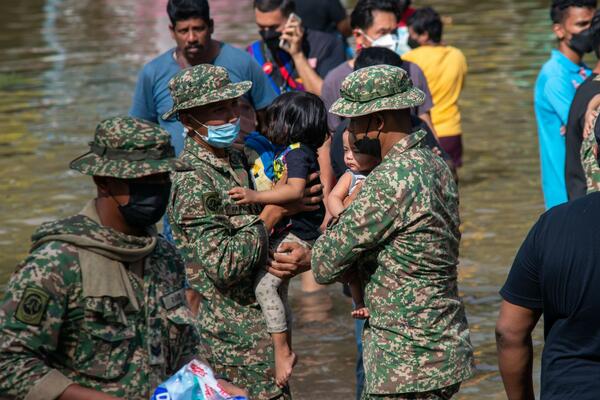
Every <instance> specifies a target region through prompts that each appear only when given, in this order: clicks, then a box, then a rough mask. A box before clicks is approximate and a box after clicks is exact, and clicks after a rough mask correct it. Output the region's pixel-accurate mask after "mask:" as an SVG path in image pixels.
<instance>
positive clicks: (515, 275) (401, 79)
mask: <svg viewBox="0 0 600 400" xmlns="http://www.w3.org/2000/svg"><path fill="white" fill-rule="evenodd" d="M595 7H596V1H591V0H570V1H566V0H562V1H558V0H555V1H553V3H552V6H551V18H552V22H553V30H554V32H555V34H556V37H557V39H558V49H557V50H553V53H552V58H551V59H550V61H548V63H546V64H545V65H544V67H543V69H542V72H541V73H540V77H539V79H538V82H537V84H536V92H535V108H536V116H537V118H538V122H539V134H540V149H541V160H542V174H543V188H544V195H545V199H546V205H547V207H548V208H550V207H552V206H554V205H556V204H560V203H562V202H564V201H566V200H567V191H568V193H569V195H568V196H569V198H573V199H574V198H576V197H581V198H580V199H579V200H577V201H574V202H569V203H567V204H565V205H562V206H559V207H555V208H552V209H551V210H550V211H548V212H547V213H546V214H544V215H543V216H542V217H541V219H540V220H539V221H538V223H537V224H536V225H535V226H534V228H533V229H532V231H531V232H530V234H529V236H528V237H527V239H526V240H525V242H524V244H523V246H522V247H521V249H520V250H519V253H518V254H517V257H516V259H515V262H514V265H513V267H512V269H511V272H510V274H509V277H508V280H507V283H506V285H505V286H504V287H503V288H502V290H501V295H502V297H503V301H502V305H501V310H500V316H499V319H498V324H497V329H496V334H497V338H498V355H499V365H500V371H501V373H502V377H503V381H504V384H505V388H506V392H507V395H508V397H509V398H510V399H530V398H533V396H534V392H533V384H532V377H531V360H532V352H531V331H532V330H533V328H534V327H535V325H536V323H537V321H538V319H539V318H540V316H541V315H542V314H544V316H545V319H546V325H545V330H546V338H547V343H546V348H545V351H544V355H543V359H542V362H543V367H542V397H543V398H548V399H550V398H556V399H559V398H560V399H564V398H577V399H585V398H590V399H591V398H595V397H597V395H598V394H599V393H600V386H599V385H600V383H598V382H597V380H596V381H594V382H592V381H591V380H590V376H591V375H590V374H592V375H594V374H595V373H596V372H597V368H598V363H597V361H596V360H597V358H598V355H600V351H599V349H598V344H597V343H596V342H597V340H595V337H596V336H595V333H596V332H597V331H598V330H600V323H598V322H595V321H596V320H595V319H594V316H595V314H596V311H597V307H598V306H597V305H596V304H598V302H597V301H596V300H597V297H598V295H597V294H596V293H597V292H595V291H594V286H593V285H595V283H596V282H597V281H598V279H600V275H599V274H598V273H596V272H595V269H594V268H593V267H594V263H595V259H596V252H597V250H596V248H597V247H596V246H594V240H595V238H596V237H597V233H596V232H597V228H596V225H597V224H596V223H595V220H594V217H593V215H595V214H594V213H598V212H600V207H598V206H596V205H595V203H596V202H600V198H598V196H600V194H598V195H594V194H592V195H589V196H584V195H585V194H586V192H591V191H595V190H598V188H600V167H599V166H598V162H597V160H596V158H597V153H598V151H597V145H596V143H595V142H596V138H597V137H598V138H600V129H595V119H596V118H597V115H598V112H597V111H596V110H597V109H598V106H600V94H599V93H600V91H599V89H600V86H599V85H598V82H599V80H598V78H597V73H598V72H599V71H600V61H599V62H598V66H596V69H595V70H594V73H593V74H592V75H591V76H589V77H588V75H589V74H590V70H589V69H587V67H585V65H583V64H582V58H583V55H584V54H585V53H586V52H590V51H592V50H593V51H595V52H596V54H597V56H598V58H599V60H600V15H599V16H596V15H595ZM166 11H167V14H168V16H169V19H170V26H169V29H170V31H171V35H172V38H173V40H174V42H175V47H173V48H172V49H169V50H168V51H166V52H165V53H163V54H161V55H159V56H158V57H156V58H154V59H153V60H151V61H150V62H148V63H147V64H146V65H144V67H143V68H142V70H141V72H140V74H139V76H138V80H137V84H136V87H135V90H134V92H133V99H132V105H131V109H130V110H129V116H126V117H124V116H123V117H112V118H108V119H105V120H103V121H101V122H100V123H99V124H98V126H97V128H96V132H95V135H94V138H93V141H92V142H90V148H89V151H88V152H86V153H85V154H83V155H82V156H80V157H78V158H76V159H75V160H73V161H72V162H71V164H70V167H71V168H72V169H74V170H77V171H79V172H81V173H83V174H86V175H90V176H92V178H93V182H94V184H95V187H96V195H95V196H91V197H93V198H92V200H90V201H89V202H88V203H87V204H86V205H85V207H84V208H83V210H82V211H81V212H80V213H78V214H77V215H74V216H71V217H67V218H64V219H61V220H58V221H54V222H49V223H45V224H43V225H42V226H41V227H40V228H39V229H38V230H36V232H35V233H34V234H33V236H32V247H31V251H30V254H29V256H28V257H27V259H26V260H24V261H23V262H22V263H21V264H20V265H19V266H18V267H17V269H16V272H15V273H14V274H13V276H12V277H11V279H10V282H9V284H8V286H7V290H6V294H5V298H4V300H3V301H2V303H1V305H0V332H1V333H0V335H1V336H2V341H1V342H0V394H2V395H7V396H13V397H16V398H25V399H115V398H126V399H137V398H149V397H150V395H151V394H152V392H153V390H154V389H155V388H156V387H157V386H158V385H159V384H160V383H161V382H163V381H164V380H165V379H167V378H168V377H169V376H171V375H173V374H174V373H175V372H176V371H177V370H178V369H179V368H181V367H182V366H183V365H185V364H186V363H187V362H189V361H190V360H193V359H200V360H202V361H203V362H205V363H206V364H207V365H210V366H211V368H212V369H213V371H214V372H215V374H216V377H217V378H218V382H219V384H220V385H221V387H222V389H223V390H224V391H226V392H228V393H230V394H231V395H232V396H236V395H241V396H247V397H249V398H251V399H259V400H262V399H289V398H291V390H290V385H289V380H290V376H291V375H292V373H293V370H294V366H295V365H296V362H297V360H298V356H300V357H301V355H297V354H296V353H295V352H294V351H293V341H292V324H291V321H292V315H291V311H290V308H289V305H288V293H287V292H288V285H289V281H290V279H291V278H293V277H295V276H298V275H300V276H303V277H304V278H303V282H304V281H305V283H307V284H310V285H313V287H316V285H319V284H320V285H326V284H333V283H336V282H342V283H343V284H344V291H345V293H347V294H348V296H350V297H351V298H352V303H353V310H351V312H350V310H349V313H348V314H349V316H352V317H353V318H354V321H355V327H354V328H355V332H356V344H357V362H356V378H357V380H356V398H357V399H361V398H362V399H449V398H451V397H452V396H453V395H455V394H456V393H458V391H459V390H460V386H461V383H462V382H464V381H465V380H467V379H469V378H470V377H471V376H472V374H473V373H474V368H475V365H474V355H473V354H474V351H473V347H472V345H471V341H470V337H469V327H468V323H467V319H466V314H465V309H464V304H463V302H462V300H461V298H460V296H459V291H458V283H457V276H458V272H457V266H458V255H459V244H460V237H461V233H460V229H459V227H460V218H459V211H458V209H459V207H458V205H459V194H458V175H457V169H458V168H460V167H461V165H462V163H463V159H462V156H463V144H462V126H461V114H460V110H459V106H458V100H459V97H460V94H461V91H462V89H463V86H464V83H465V78H466V74H467V61H466V58H465V56H464V55H463V53H462V52H461V51H460V50H459V49H457V48H456V47H453V46H451V45H449V44H447V43H446V42H445V41H444V39H443V33H444V29H443V28H444V19H443V18H442V17H441V16H440V15H439V13H437V12H436V11H435V10H434V9H433V8H431V7H423V8H417V9H415V8H413V7H412V4H411V2H410V1H409V0H358V1H357V2H356V4H355V6H354V8H353V10H352V11H351V13H350V14H349V15H347V13H346V10H345V9H344V7H343V6H342V5H341V4H340V3H339V0H318V1H315V0H254V2H253V11H254V17H255V21H256V25H257V28H258V33H259V37H260V39H259V40H257V41H255V42H253V43H251V44H250V45H249V46H248V47H247V48H246V49H245V51H244V50H242V49H239V48H236V47H234V46H232V45H230V44H228V43H225V42H222V41H219V40H218V39H216V38H214V37H213V34H214V28H215V26H214V24H215V23H214V20H213V19H212V18H211V15H210V7H209V3H208V1H207V0H169V1H168V5H167V10H166ZM350 43H354V48H351V46H350ZM578 86H579V88H577V87H578ZM573 98H574V100H573ZM571 101H572V105H571ZM569 107H571V109H570V111H569ZM565 133H566V145H565V138H564V137H563V136H564V134H565ZM565 160H566V161H565ZM565 164H566V170H565ZM565 171H566V172H565ZM565 176H566V178H565ZM567 189H568V190H567ZM161 219H162V220H163V226H164V228H163V233H162V234H158V233H157V230H156V227H155V224H156V223H158V222H159V221H160V220H161ZM566 233H569V234H568V235H566ZM586 244H587V246H586ZM349 329H351V328H350V327H349ZM594 371H596V372H594ZM592 380H593V379H592ZM590 394H591V397H590ZM594 394H596V396H594ZM586 396H587V397H586Z"/></svg>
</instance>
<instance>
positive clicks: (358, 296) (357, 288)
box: [348, 279, 369, 319]
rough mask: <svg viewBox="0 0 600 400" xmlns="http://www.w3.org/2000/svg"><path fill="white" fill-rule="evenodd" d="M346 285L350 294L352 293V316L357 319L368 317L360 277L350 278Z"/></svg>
mask: <svg viewBox="0 0 600 400" xmlns="http://www.w3.org/2000/svg"><path fill="white" fill-rule="evenodd" d="M348 286H349V287H350V294H352V301H354V310H353V311H352V313H351V315H352V317H353V318H357V319H367V318H369V309H368V308H367V307H365V299H364V292H363V287H362V283H361V282H360V279H352V280H350V282H348Z"/></svg>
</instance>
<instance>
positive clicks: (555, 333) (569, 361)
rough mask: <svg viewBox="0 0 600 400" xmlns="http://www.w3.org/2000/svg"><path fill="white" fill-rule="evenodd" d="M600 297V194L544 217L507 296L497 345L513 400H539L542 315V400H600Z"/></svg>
mask: <svg viewBox="0 0 600 400" xmlns="http://www.w3.org/2000/svg"><path fill="white" fill-rule="evenodd" d="M598 136H600V135H598V134H596V140H599V139H600V138H599V137H598ZM599 289H600V193H592V194H590V195H587V196H584V197H582V198H579V199H577V200H574V201H570V202H568V203H565V204H561V205H559V206H556V207H554V208H552V209H550V210H549V211H547V212H546V213H545V214H543V215H542V216H541V217H540V219H539V220H538V221H537V223H536V224H535V225H534V226H533V228H532V229H531V231H530V232H529V235H528V236H527V238H526V239H525V241H524V242H523V244H522V245H521V248H520V249H519V252H518V253H517V256H516V258H515V260H514V263H513V266H512V268H511V270H510V273H509V275H508V279H507V280H506V283H505V285H504V287H503V288H502V290H501V291H500V295H501V296H502V298H503V301H502V304H501V306H500V316H499V317H498V322H497V325H496V343H497V346H498V361H499V365H500V373H501V374H502V379H503V381H504V387H505V389H506V393H507V396H508V398H509V399H534V393H533V382H532V376H531V365H532V362H533V351H532V343H531V332H532V331H533V329H534V328H535V325H536V324H537V322H538V320H539V318H540V316H541V315H542V314H543V315H544V338H545V345H544V351H543V353H542V377H541V398H542V399H543V400H564V399H577V400H588V399H589V400H592V399H599V398H600V379H599V378H600V318H599V316H600V290H599Z"/></svg>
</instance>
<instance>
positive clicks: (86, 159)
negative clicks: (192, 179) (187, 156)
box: [69, 153, 194, 179]
mask: <svg viewBox="0 0 600 400" xmlns="http://www.w3.org/2000/svg"><path fill="white" fill-rule="evenodd" d="M69 166H70V167H71V169H74V170H76V171H79V172H81V173H83V174H86V175H92V176H110V177H113V178H121V179H134V178H141V177H144V176H148V175H154V174H160V173H164V172H180V171H192V170H193V169H194V168H193V167H192V166H190V165H189V164H187V163H186V162H184V161H182V160H180V159H178V158H168V159H164V160H145V161H126V160H106V159H104V158H102V157H100V156H98V155H96V154H94V153H88V154H85V155H83V156H81V157H79V158H77V159H75V160H73V161H71V164H70V165H69Z"/></svg>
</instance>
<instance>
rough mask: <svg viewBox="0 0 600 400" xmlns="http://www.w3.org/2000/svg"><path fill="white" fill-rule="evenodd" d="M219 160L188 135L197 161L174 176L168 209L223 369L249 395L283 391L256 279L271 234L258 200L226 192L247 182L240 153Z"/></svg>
mask: <svg viewBox="0 0 600 400" xmlns="http://www.w3.org/2000/svg"><path fill="white" fill-rule="evenodd" d="M227 157H228V159H221V158H218V157H216V156H215V155H213V154H212V153H211V152H209V151H208V150H207V149H205V148H204V147H202V146H201V145H200V144H198V143H196V142H195V141H194V140H193V139H191V138H190V137H187V138H186V142H185V147H184V150H183V152H182V153H181V155H180V159H181V160H183V161H185V162H186V163H187V164H190V165H191V166H193V167H194V168H195V170H194V171H190V172H178V173H175V174H174V175H173V186H172V190H171V201H170V204H169V208H168V210H167V213H168V214H169V221H170V223H171V227H172V229H173V236H174V238H175V242H176V245H177V247H178V249H179V250H180V252H181V254H182V255H183V257H184V261H185V263H186V271H187V275H188V279H189V283H190V285H191V287H192V288H193V289H195V290H196V291H198V293H200V295H201V296H202V299H201V303H200V311H199V313H198V329H199V331H200V336H201V338H202V342H203V345H206V346H207V351H208V352H209V357H208V360H209V362H210V364H211V366H212V367H213V368H214V369H215V371H216V372H217V373H219V374H222V375H224V376H225V377H226V378H228V379H230V380H231V381H232V382H233V383H234V384H236V385H238V386H240V387H244V388H246V389H247V390H249V391H250V394H251V396H250V397H251V398H252V399H269V398H273V397H276V396H279V395H281V393H282V392H281V390H280V389H278V388H277V386H276V385H275V382H274V379H273V377H272V375H271V369H272V368H273V362H274V361H273V352H272V346H271V340H270V337H269V334H268V333H267V330H266V324H265V321H264V318H263V315H262V313H261V310H260V307H259V306H258V304H257V303H256V299H255V296H254V290H253V285H254V279H255V276H256V274H257V272H258V270H259V268H262V267H263V266H264V265H265V263H266V259H267V254H268V233H267V231H266V228H265V226H264V224H263V223H262V221H261V220H260V219H259V217H258V214H259V212H260V208H259V207H257V206H238V205H236V204H235V202H234V201H232V200H231V199H230V198H229V195H228V194H227V192H228V191H229V190H230V189H231V188H233V187H235V186H243V187H249V186H250V183H249V179H250V176H249V174H248V170H247V168H246V165H245V158H244V157H243V154H242V153H241V152H238V151H235V150H230V151H228V153H227Z"/></svg>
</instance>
